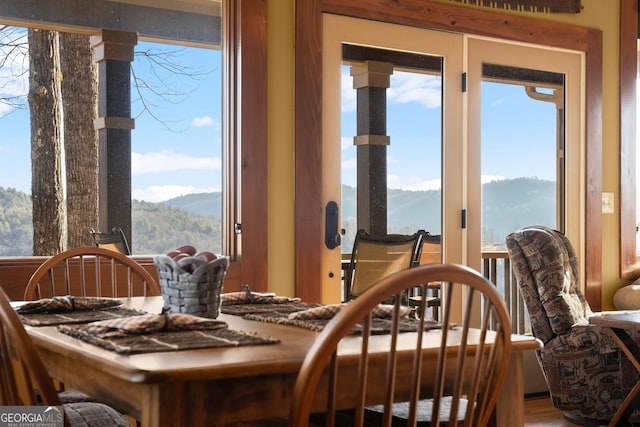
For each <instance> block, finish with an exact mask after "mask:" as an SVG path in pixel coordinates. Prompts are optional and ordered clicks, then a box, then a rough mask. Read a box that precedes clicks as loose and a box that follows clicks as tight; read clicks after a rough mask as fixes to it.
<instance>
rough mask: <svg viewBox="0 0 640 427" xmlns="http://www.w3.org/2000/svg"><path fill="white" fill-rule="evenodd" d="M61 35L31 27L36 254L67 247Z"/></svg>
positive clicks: (32, 147) (30, 88)
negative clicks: (62, 164) (62, 133)
mask: <svg viewBox="0 0 640 427" xmlns="http://www.w3.org/2000/svg"><path fill="white" fill-rule="evenodd" d="M59 76H60V64H59V61H58V35H57V33H55V32H52V31H41V30H33V29H30V30H29V96H28V99H29V107H30V110H31V195H32V196H31V197H32V200H33V255H53V254H56V253H58V252H60V251H62V250H64V248H65V241H66V236H65V234H66V233H65V226H64V196H63V187H62V168H61V152H62V151H61V148H62V142H61V138H60V82H59V81H60V77H59Z"/></svg>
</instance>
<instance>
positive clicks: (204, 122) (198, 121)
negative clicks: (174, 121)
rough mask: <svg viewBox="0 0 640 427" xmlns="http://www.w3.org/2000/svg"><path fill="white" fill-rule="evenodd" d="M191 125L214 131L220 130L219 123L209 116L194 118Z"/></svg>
mask: <svg viewBox="0 0 640 427" xmlns="http://www.w3.org/2000/svg"><path fill="white" fill-rule="evenodd" d="M191 124H192V125H193V126H195V127H205V126H211V127H213V128H215V129H221V127H222V126H221V124H220V121H219V120H217V119H214V118H213V117H210V116H203V117H194V119H193V120H192V121H191Z"/></svg>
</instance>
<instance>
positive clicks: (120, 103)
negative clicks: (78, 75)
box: [91, 30, 138, 244]
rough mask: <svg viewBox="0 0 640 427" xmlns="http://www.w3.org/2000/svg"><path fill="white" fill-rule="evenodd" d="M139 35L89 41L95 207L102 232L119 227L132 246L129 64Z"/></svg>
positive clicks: (105, 35)
mask: <svg viewBox="0 0 640 427" xmlns="http://www.w3.org/2000/svg"><path fill="white" fill-rule="evenodd" d="M137 43H138V35H137V34H136V33H132V32H125V31H114V30H102V32H101V34H100V35H98V36H93V37H91V45H92V47H93V51H94V54H95V60H96V62H97V63H98V118H97V119H96V121H95V122H94V126H95V128H96V130H97V131H98V144H99V148H98V192H99V195H98V205H99V210H100V212H99V222H100V224H99V226H100V229H101V230H103V231H108V230H111V229H112V228H113V227H121V228H122V229H123V230H124V233H125V235H126V236H127V240H128V241H129V242H130V244H131V129H133V128H134V120H133V119H132V118H131V68H130V67H131V62H132V61H133V48H134V46H135V45H136V44H137Z"/></svg>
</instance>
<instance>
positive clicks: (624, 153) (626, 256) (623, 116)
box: [620, 0, 640, 282]
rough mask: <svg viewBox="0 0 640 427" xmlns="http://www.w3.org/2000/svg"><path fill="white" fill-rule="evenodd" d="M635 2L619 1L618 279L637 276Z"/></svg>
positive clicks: (629, 0) (630, 0)
mask: <svg viewBox="0 0 640 427" xmlns="http://www.w3.org/2000/svg"><path fill="white" fill-rule="evenodd" d="M637 40H638V0H620V277H622V278H623V279H626V280H627V281H629V282H631V281H633V280H635V279H637V278H638V277H640V259H638V256H637V251H636V239H637V238H638V237H637V234H638V233H637V231H636V218H637V217H638V212H636V197H637V196H636V192H637V191H638V189H637V188H636V174H637V173H638V165H636V143H637V142H636V131H637V123H636V120H637V117H636V108H637V105H636V103H637V100H636V79H637V73H638V48H637V43H638V41H637Z"/></svg>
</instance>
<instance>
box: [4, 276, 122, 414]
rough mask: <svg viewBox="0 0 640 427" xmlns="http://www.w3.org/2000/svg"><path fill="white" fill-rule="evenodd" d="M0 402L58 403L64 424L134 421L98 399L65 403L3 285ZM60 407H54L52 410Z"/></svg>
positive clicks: (26, 403) (14, 403) (43, 404)
mask: <svg viewBox="0 0 640 427" xmlns="http://www.w3.org/2000/svg"><path fill="white" fill-rule="evenodd" d="M0 358H2V361H3V368H2V370H0V405H2V406H42V407H43V410H44V408H46V407H47V406H50V407H58V408H60V409H61V410H62V412H61V413H58V414H59V416H63V417H64V425H65V426H70V427H74V426H82V427H86V426H88V425H95V426H98V425H100V426H105V427H107V426H127V427H130V426H131V424H130V423H129V422H127V420H126V419H125V418H124V417H123V416H122V415H120V414H119V413H118V412H117V411H116V410H115V409H113V408H111V407H110V406H107V405H104V404H102V403H97V402H73V403H62V401H61V399H60V396H59V395H58V393H57V391H56V390H55V387H54V383H53V380H52V379H51V377H50V376H49V374H48V373H47V369H46V367H45V366H44V364H43V363H42V360H41V359H40V356H39V355H38V350H37V349H36V348H35V346H34V345H33V342H32V341H31V339H30V338H29V335H28V334H27V331H26V330H25V329H24V326H23V325H22V323H21V322H20V319H19V318H18V315H17V314H16V312H15V310H14V309H13V308H12V307H11V304H10V303H9V298H8V297H7V295H6V293H5V292H4V290H3V289H1V288H0ZM53 411H57V409H55V408H54V409H52V411H50V412H53Z"/></svg>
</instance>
